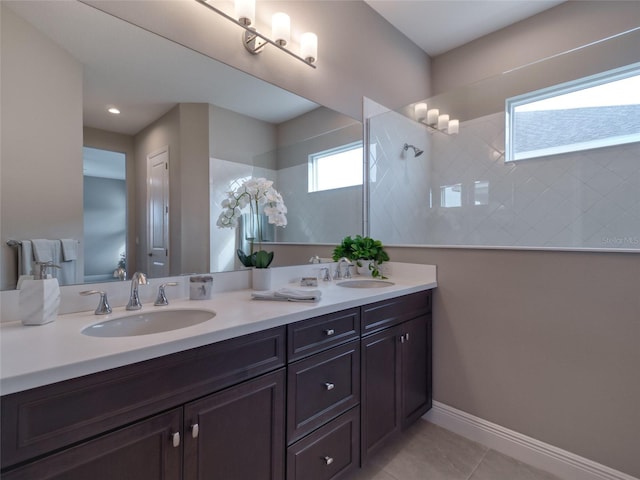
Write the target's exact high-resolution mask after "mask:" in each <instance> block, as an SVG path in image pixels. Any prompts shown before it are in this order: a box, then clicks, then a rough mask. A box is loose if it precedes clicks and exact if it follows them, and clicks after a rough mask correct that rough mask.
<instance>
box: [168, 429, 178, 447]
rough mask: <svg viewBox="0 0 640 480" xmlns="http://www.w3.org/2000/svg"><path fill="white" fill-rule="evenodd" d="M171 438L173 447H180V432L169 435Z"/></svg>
mask: <svg viewBox="0 0 640 480" xmlns="http://www.w3.org/2000/svg"><path fill="white" fill-rule="evenodd" d="M169 436H170V437H171V443H173V446H174V447H179V446H180V432H176V433H172V434H171V435H169Z"/></svg>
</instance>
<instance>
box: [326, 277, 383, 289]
mask: <svg viewBox="0 0 640 480" xmlns="http://www.w3.org/2000/svg"><path fill="white" fill-rule="evenodd" d="M336 285H338V286H339V287H347V288H381V287H390V286H391V285H395V283H393V282H389V281H387V280H374V279H367V280H347V281H344V282H340V283H336Z"/></svg>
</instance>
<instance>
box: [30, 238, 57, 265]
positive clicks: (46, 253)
mask: <svg viewBox="0 0 640 480" xmlns="http://www.w3.org/2000/svg"><path fill="white" fill-rule="evenodd" d="M31 243H32V244H33V258H35V259H36V262H41V263H47V262H53V263H55V264H57V263H58V262H59V261H60V257H59V255H58V251H57V250H58V245H59V244H58V242H57V241H56V240H46V239H44V238H34V239H32V240H31ZM56 257H58V258H56Z"/></svg>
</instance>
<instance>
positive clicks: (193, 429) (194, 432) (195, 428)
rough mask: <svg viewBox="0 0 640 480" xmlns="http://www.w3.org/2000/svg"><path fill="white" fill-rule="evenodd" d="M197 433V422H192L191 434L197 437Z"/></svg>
mask: <svg viewBox="0 0 640 480" xmlns="http://www.w3.org/2000/svg"><path fill="white" fill-rule="evenodd" d="M199 433H200V427H199V426H198V424H197V423H194V424H193V425H191V436H192V437H193V438H198V434H199Z"/></svg>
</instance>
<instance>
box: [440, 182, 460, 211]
mask: <svg viewBox="0 0 640 480" xmlns="http://www.w3.org/2000/svg"><path fill="white" fill-rule="evenodd" d="M440 206H441V207H444V208H452V207H461V206H462V184H460V183H456V184H455V185H442V186H441V187H440Z"/></svg>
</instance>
